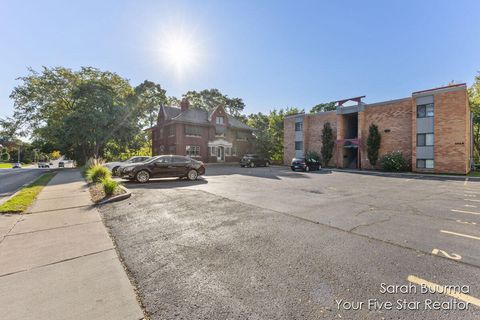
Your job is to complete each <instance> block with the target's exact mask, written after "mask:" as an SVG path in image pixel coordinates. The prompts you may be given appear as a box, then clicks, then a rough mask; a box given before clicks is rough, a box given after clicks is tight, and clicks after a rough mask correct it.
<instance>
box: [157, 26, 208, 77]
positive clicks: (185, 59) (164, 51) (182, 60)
mask: <svg viewBox="0 0 480 320" xmlns="http://www.w3.org/2000/svg"><path fill="white" fill-rule="evenodd" d="M160 51H161V55H162V57H163V59H164V60H165V63H166V64H168V65H169V66H170V67H172V68H173V69H174V71H175V72H176V73H177V74H178V75H182V74H184V73H185V72H186V71H189V69H191V68H192V67H194V66H195V65H196V64H198V60H199V48H198V45H197V44H196V42H195V40H194V39H193V38H192V37H189V36H188V35H187V34H185V33H183V32H179V31H176V32H172V33H169V34H167V35H166V36H165V37H164V38H163V41H162V44H161V50H160Z"/></svg>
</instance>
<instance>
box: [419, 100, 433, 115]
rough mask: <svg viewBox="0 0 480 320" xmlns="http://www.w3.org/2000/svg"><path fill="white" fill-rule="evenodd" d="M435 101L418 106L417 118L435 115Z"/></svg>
mask: <svg viewBox="0 0 480 320" xmlns="http://www.w3.org/2000/svg"><path fill="white" fill-rule="evenodd" d="M433 115H434V112H433V103H429V104H422V105H418V106H417V118H427V117H433Z"/></svg>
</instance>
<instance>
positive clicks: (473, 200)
mask: <svg viewBox="0 0 480 320" xmlns="http://www.w3.org/2000/svg"><path fill="white" fill-rule="evenodd" d="M463 200H465V201H472V202H480V200H475V199H463Z"/></svg>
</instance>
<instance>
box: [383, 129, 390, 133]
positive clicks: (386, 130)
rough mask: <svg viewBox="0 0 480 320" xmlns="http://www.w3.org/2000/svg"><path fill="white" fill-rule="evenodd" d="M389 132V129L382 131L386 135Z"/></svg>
mask: <svg viewBox="0 0 480 320" xmlns="http://www.w3.org/2000/svg"><path fill="white" fill-rule="evenodd" d="M390 131H391V130H390V129H385V130H383V132H386V133H388V132H390Z"/></svg>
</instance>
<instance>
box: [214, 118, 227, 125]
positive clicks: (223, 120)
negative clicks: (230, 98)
mask: <svg viewBox="0 0 480 320" xmlns="http://www.w3.org/2000/svg"><path fill="white" fill-rule="evenodd" d="M215 123H216V124H224V123H225V119H224V118H223V116H217V117H216V118H215Z"/></svg>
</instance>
